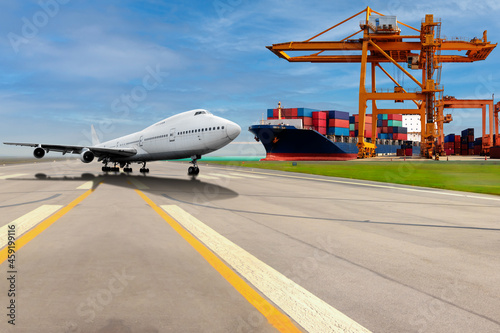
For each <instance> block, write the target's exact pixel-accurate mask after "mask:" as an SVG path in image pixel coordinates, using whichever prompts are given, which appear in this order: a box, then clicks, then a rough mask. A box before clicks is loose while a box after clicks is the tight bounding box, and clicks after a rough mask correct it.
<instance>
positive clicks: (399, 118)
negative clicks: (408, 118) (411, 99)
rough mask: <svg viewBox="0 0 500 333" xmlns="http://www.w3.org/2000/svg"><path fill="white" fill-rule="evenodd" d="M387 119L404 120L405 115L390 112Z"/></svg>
mask: <svg viewBox="0 0 500 333" xmlns="http://www.w3.org/2000/svg"><path fill="white" fill-rule="evenodd" d="M387 120H401V121H402V120H403V115H400V114H389V115H387Z"/></svg>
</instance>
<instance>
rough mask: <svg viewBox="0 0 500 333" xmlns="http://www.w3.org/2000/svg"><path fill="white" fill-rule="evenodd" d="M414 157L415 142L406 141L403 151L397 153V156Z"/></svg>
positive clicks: (399, 150)
mask: <svg viewBox="0 0 500 333" xmlns="http://www.w3.org/2000/svg"><path fill="white" fill-rule="evenodd" d="M412 155H413V142H412V141H404V142H403V144H402V145H401V149H398V150H397V151H396V156H412Z"/></svg>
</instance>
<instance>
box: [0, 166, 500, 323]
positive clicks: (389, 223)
mask: <svg viewBox="0 0 500 333" xmlns="http://www.w3.org/2000/svg"><path fill="white" fill-rule="evenodd" d="M187 166H188V165H187V164H185V163H174V162H156V163H151V164H148V167H149V169H150V170H151V172H150V173H149V174H147V175H141V174H139V173H138V172H137V171H138V168H137V167H136V168H135V169H134V172H133V173H131V174H129V175H127V174H124V173H119V174H114V173H108V174H104V173H102V172H100V165H99V164H97V163H91V164H83V163H81V162H80V161H70V162H49V163H37V164H21V165H9V166H4V167H0V227H1V228H2V229H1V232H0V241H2V243H1V244H0V247H2V248H3V250H2V252H1V253H0V262H1V265H0V271H1V275H0V276H2V277H3V278H2V279H1V282H0V294H1V295H2V297H1V298H0V300H1V301H0V308H1V309H3V310H2V311H3V313H2V316H1V318H2V319H1V321H0V331H1V332H115V331H116V332H151V333H153V332H277V331H281V332H292V331H303V332H395V333H396V332H397V333H400V332H498V331H500V319H499V318H500V288H499V287H498V286H499V285H500V242H499V241H498V239H499V236H500V219H499V216H500V197H496V196H488V195H480V194H469V193H465V192H453V191H445V190H436V189H426V188H418V187H410V186H400V185H392V184H386V183H376V182H368V181H359V180H350V179H342V178H330V177H321V176H313V175H306V174H298V173H285V172H277V171H268V170H252V169H247V168H235V167H219V166H205V165H203V164H202V165H200V170H201V172H200V175H199V176H198V177H197V178H196V179H195V178H191V177H189V176H187ZM404 175H405V170H404V169H402V171H401V173H400V174H398V175H388V177H404ZM12 225H15V236H14V237H15V243H16V244H15V246H16V248H15V251H16V253H15V260H14V261H11V262H9V260H7V254H8V253H7V250H8V247H5V246H6V244H7V241H8V237H7V231H8V230H9V226H12ZM11 264H12V265H14V266H13V267H10V266H9V265H11ZM9 272H14V273H9ZM12 275H14V279H13V281H14V283H12V281H9V280H8V278H9V277H11V276H12ZM12 288H14V289H15V296H7V295H8V293H9V290H11V289H12ZM12 300H14V304H15V310H14V318H15V326H14V325H12V324H9V322H8V321H9V320H11V317H9V316H8V314H9V313H11V314H12V311H11V310H9V309H8V307H9V306H10V304H11V302H12Z"/></svg>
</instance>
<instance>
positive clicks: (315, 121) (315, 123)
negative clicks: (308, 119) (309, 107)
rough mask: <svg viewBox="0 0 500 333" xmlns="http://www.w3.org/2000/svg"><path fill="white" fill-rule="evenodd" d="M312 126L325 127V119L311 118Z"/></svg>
mask: <svg viewBox="0 0 500 333" xmlns="http://www.w3.org/2000/svg"><path fill="white" fill-rule="evenodd" d="M312 123H313V126H316V127H326V124H327V123H326V119H314V118H313V119H312Z"/></svg>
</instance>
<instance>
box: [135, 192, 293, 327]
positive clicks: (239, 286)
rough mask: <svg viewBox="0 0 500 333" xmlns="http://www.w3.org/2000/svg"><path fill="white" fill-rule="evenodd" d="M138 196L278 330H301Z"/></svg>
mask: <svg viewBox="0 0 500 333" xmlns="http://www.w3.org/2000/svg"><path fill="white" fill-rule="evenodd" d="M135 191H136V192H137V194H139V196H140V197H141V198H142V199H144V201H146V203H147V204H148V205H149V206H151V208H153V209H154V211H156V213H158V215H160V216H161V217H162V218H163V219H164V220H165V221H166V222H167V223H168V224H169V225H170V226H171V227H172V228H173V229H174V230H175V231H176V232H177V233H178V234H179V235H181V236H182V238H184V239H185V240H186V241H187V242H188V243H189V244H190V245H191V246H192V247H193V248H194V249H195V250H196V251H198V253H199V254H201V255H202V256H203V258H205V260H206V261H208V263H209V264H210V265H211V266H212V267H214V268H215V269H216V270H217V271H218V272H219V274H221V275H222V276H223V277H224V278H225V279H226V280H227V281H228V282H229V283H230V284H231V285H232V286H233V287H234V288H235V289H236V290H237V291H238V292H239V293H240V294H241V295H242V296H243V297H245V299H246V300H247V301H248V302H249V303H250V304H252V305H253V306H254V307H255V308H256V309H257V310H258V311H259V312H260V313H262V315H264V316H265V317H266V318H267V320H268V321H269V323H270V324H271V325H273V326H274V327H275V328H276V329H278V330H279V331H280V332H301V330H300V329H299V328H297V327H296V326H295V325H294V324H293V323H292V321H291V320H290V318H288V317H287V316H286V315H285V314H283V313H282V312H281V311H280V310H278V309H277V308H276V307H275V306H274V305H272V304H271V303H270V302H269V301H267V300H266V299H265V298H264V297H262V296H261V295H260V294H259V293H258V292H257V291H256V290H255V289H253V288H252V287H251V286H250V285H249V284H248V283H246V282H245V281H244V280H243V279H242V278H241V277H240V276H239V275H238V274H236V273H235V272H234V271H233V270H232V269H231V268H229V267H228V266H227V265H226V264H225V263H224V262H223V261H222V260H221V259H219V257H217V256H216V255H215V254H214V253H213V252H212V251H210V250H209V249H208V248H207V247H206V246H205V245H204V244H203V243H201V242H200V241H199V240H197V239H196V238H195V237H194V236H193V235H191V234H190V233H189V232H188V231H187V230H186V229H184V228H183V227H182V226H181V225H180V224H179V223H178V222H177V221H176V220H174V219H173V218H172V217H170V215H168V214H167V213H166V212H165V211H164V210H163V209H161V208H160V207H159V206H158V205H156V204H155V203H154V202H153V201H152V200H151V199H149V198H148V197H147V196H146V195H145V194H144V193H142V192H141V191H140V190H135Z"/></svg>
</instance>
